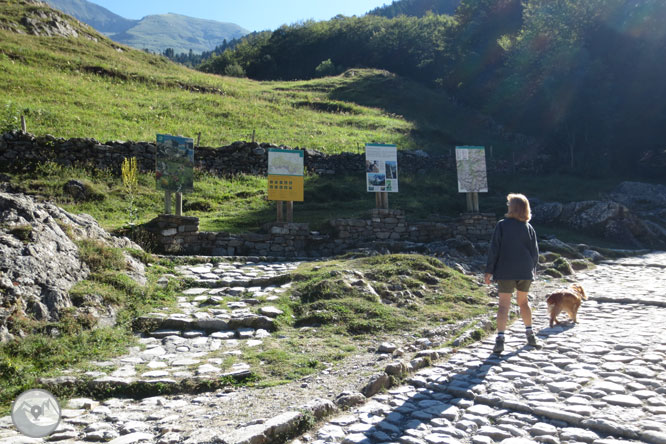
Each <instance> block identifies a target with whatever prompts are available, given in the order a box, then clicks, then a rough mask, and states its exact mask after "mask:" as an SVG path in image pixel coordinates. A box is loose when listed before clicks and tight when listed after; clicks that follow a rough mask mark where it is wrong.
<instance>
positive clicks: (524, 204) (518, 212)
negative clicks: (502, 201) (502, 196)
mask: <svg viewBox="0 0 666 444" xmlns="http://www.w3.org/2000/svg"><path fill="white" fill-rule="evenodd" d="M506 206H507V207H509V210H508V211H507V213H506V214H505V215H504V217H510V218H513V219H518V220H519V221H521V222H529V221H530V219H532V211H531V210H530V201H529V200H527V197H525V195H523V194H517V193H511V194H509V195H508V196H506Z"/></svg>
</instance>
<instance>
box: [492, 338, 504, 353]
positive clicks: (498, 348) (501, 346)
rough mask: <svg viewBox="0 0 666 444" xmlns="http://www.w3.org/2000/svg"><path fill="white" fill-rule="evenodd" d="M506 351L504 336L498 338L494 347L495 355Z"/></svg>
mask: <svg viewBox="0 0 666 444" xmlns="http://www.w3.org/2000/svg"><path fill="white" fill-rule="evenodd" d="M503 351H504V336H498V337H497V338H496V339H495V346H494V347H493V353H495V354H496V355H499V354H500V353H502V352H503Z"/></svg>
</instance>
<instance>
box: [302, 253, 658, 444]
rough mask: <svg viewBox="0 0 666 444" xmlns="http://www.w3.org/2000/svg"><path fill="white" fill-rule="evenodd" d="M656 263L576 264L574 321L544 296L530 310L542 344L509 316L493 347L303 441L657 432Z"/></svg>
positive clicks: (639, 438) (419, 377) (444, 443)
mask: <svg viewBox="0 0 666 444" xmlns="http://www.w3.org/2000/svg"><path fill="white" fill-rule="evenodd" d="M665 267H666V254H664V253H659V254H651V255H648V256H645V257H642V258H631V259H623V260H621V261H618V262H616V263H614V264H612V265H603V266H600V267H598V268H597V269H595V270H590V271H586V272H584V273H579V274H578V275H577V280H578V281H580V282H581V283H582V284H583V286H584V287H585V288H586V290H587V293H588V295H589V296H590V300H589V301H587V302H586V303H584V304H583V305H582V307H581V310H580V311H579V323H578V324H577V325H575V326H571V325H564V326H557V327H554V328H549V327H548V319H547V316H546V306H545V303H541V304H540V305H539V306H538V307H537V309H536V310H535V327H536V328H537V330H538V336H539V337H540V338H541V340H542V342H543V345H544V347H543V348H542V349H541V350H535V349H532V348H531V347H527V346H526V345H525V339H524V327H523V325H522V323H521V322H520V321H518V322H516V323H514V324H513V326H512V328H511V331H510V332H509V335H508V337H507V350H505V353H504V354H503V355H502V356H501V358H496V357H493V356H491V348H492V344H493V338H492V337H491V338H489V339H488V340H486V341H483V342H482V343H477V344H473V345H472V346H470V347H468V348H465V349H462V350H459V351H458V352H456V353H454V354H452V355H451V356H450V357H449V358H448V359H446V360H442V361H440V362H438V363H436V364H435V365H434V366H432V367H429V368H426V369H422V370H420V371H418V372H416V373H415V374H414V375H413V376H412V377H410V378H409V379H408V381H407V382H408V384H406V385H402V386H400V387H396V388H394V389H390V390H389V391H388V392H387V393H385V394H381V395H377V396H375V397H374V398H373V399H372V400H371V401H369V402H368V403H366V404H365V405H363V406H362V407H360V408H357V409H355V410H352V411H350V412H348V413H346V414H344V415H342V416H339V417H337V418H334V419H330V420H329V421H328V423H327V424H325V425H323V426H322V427H320V428H319V429H317V430H315V431H312V432H310V433H308V434H307V435H306V436H304V437H301V439H300V440H301V441H313V444H324V443H333V442H341V443H343V444H361V443H364V444H365V443H368V444H370V443H389V442H390V443H396V442H399V443H402V444H453V443H474V444H492V443H495V442H497V443H505V444H509V443H511V444H514V443H515V444H517V443H523V442H524V443H528V442H541V443H546V444H558V443H579V442H585V443H594V444H610V443H619V442H648V443H660V444H663V443H666V280H665V279H664V277H665V274H666V269H665ZM561 316H565V315H561Z"/></svg>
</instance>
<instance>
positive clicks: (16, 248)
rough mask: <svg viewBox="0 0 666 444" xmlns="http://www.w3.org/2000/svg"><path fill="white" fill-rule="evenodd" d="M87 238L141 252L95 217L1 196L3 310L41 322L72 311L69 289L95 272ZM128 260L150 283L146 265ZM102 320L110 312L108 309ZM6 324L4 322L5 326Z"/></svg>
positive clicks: (0, 301) (0, 297)
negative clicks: (83, 252)
mask: <svg viewBox="0 0 666 444" xmlns="http://www.w3.org/2000/svg"><path fill="white" fill-rule="evenodd" d="M81 238H90V239H96V240H99V241H101V242H104V243H105V244H107V245H112V246H116V247H133V248H137V249H138V248H139V247H138V246H136V244H134V243H132V242H131V241H129V240H128V239H118V238H114V237H113V236H111V235H110V234H109V233H107V232H106V231H104V230H103V229H102V228H101V227H100V226H99V225H98V224H97V222H96V221H95V220H94V219H93V218H92V217H90V216H87V215H79V216H76V215H73V214H70V213H68V212H66V211H64V210H63V209H61V208H59V207H57V206H55V205H53V204H50V203H43V202H37V201H35V200H34V199H33V198H31V197H29V196H25V195H23V194H12V193H4V192H0V270H2V271H0V306H4V307H9V308H10V309H11V310H12V312H13V313H15V314H17V315H21V316H28V317H30V318H32V319H36V320H43V321H56V320H59V319H60V317H61V313H62V311H63V310H65V309H67V308H69V307H72V301H71V299H70V297H69V290H70V289H71V287H72V286H73V285H74V284H75V283H77V282H79V281H81V280H83V279H86V278H87V277H88V275H89V273H90V270H89V268H88V266H87V265H86V264H85V263H83V262H82V261H81V258H80V255H79V250H78V246H77V245H76V243H75V242H74V240H73V239H81ZM126 259H127V263H128V267H129V268H131V270H129V274H130V275H132V276H134V277H135V278H136V279H137V281H138V282H143V283H145V271H144V268H143V264H141V263H139V262H138V261H136V260H135V259H133V258H131V257H129V255H127V257H126ZM94 313H96V312H95V311H90V310H89V311H87V312H86V313H83V314H85V315H86V316H89V315H91V314H94ZM100 316H109V313H108V312H107V311H106V310H102V311H101V312H100ZM111 316H113V314H111ZM6 321H7V318H6V317H5V318H4V319H2V318H0V327H2V326H5V325H6ZM3 332H4V330H3ZM1 336H2V337H3V338H6V337H7V335H6V334H4V335H1Z"/></svg>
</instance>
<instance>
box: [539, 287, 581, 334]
mask: <svg viewBox="0 0 666 444" xmlns="http://www.w3.org/2000/svg"><path fill="white" fill-rule="evenodd" d="M584 299H587V296H586V295H585V290H583V287H581V286H580V285H578V284H573V285H571V287H570V288H567V289H566V290H562V291H558V292H556V293H552V294H550V295H549V296H548V298H547V299H546V302H547V303H548V313H550V326H551V327H552V326H553V324H559V323H560V322H559V321H558V320H557V315H558V314H560V312H561V311H565V312H566V313H567V314H568V315H569V318H571V320H572V321H573V322H574V323H576V316H577V314H578V308H579V307H580V304H581V303H582V302H583V300H584Z"/></svg>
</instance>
